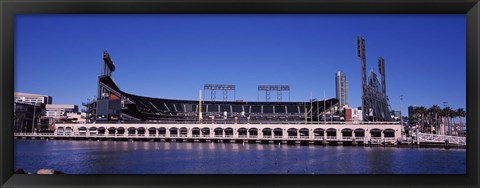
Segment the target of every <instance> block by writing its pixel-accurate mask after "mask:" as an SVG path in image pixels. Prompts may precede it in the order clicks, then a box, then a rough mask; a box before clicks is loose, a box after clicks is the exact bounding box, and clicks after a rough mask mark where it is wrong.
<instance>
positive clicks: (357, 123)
mask: <svg viewBox="0 0 480 188" xmlns="http://www.w3.org/2000/svg"><path fill="white" fill-rule="evenodd" d="M69 124H70V123H69ZM76 124H93V123H76ZM101 124H212V122H211V121H208V120H205V121H203V122H202V123H199V122H198V121H193V120H192V121H162V122H145V121H138V122H137V121H132V122H117V121H114V122H108V121H107V122H101ZM214 124H308V125H315V124H320V125H330V124H347V125H385V124H387V125H400V124H401V123H400V122H355V121H352V122H350V121H349V122H345V121H312V122H307V123H305V121H261V120H259V121H255V120H250V122H248V121H246V120H239V121H237V123H235V121H234V120H230V119H229V120H227V121H217V122H215V123H214ZM57 125H61V124H60V123H59V124H57Z"/></svg>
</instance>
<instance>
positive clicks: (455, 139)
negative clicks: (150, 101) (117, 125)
mask: <svg viewBox="0 0 480 188" xmlns="http://www.w3.org/2000/svg"><path fill="white" fill-rule="evenodd" d="M14 135H15V136H32V137H42V136H43V137H71V138H75V137H83V138H84V137H87V138H88V137H92V138H95V137H104V138H105V137H106V138H110V137H113V138H179V137H181V139H196V138H201V139H223V138H229V139H255V140H316V141H318V140H324V139H326V140H337V139H341V140H349V141H353V139H354V140H355V141H366V138H365V137H349V136H346V137H338V136H313V138H312V137H310V136H298V135H297V136H286V135H285V136H280V135H275V136H271V135H263V136H259V135H185V134H182V135H177V134H171V135H165V134H159V135H155V134H147V135H144V134H142V135H137V134H96V135H87V134H85V133H83V134H79V135H68V136H67V135H65V134H63V135H60V134H54V133H15V134H14ZM210 137H213V138H210ZM419 137H420V139H421V141H422V142H427V141H430V142H433V141H435V142H439V143H444V142H445V140H444V139H443V138H447V140H448V142H449V143H452V144H463V145H464V144H466V138H465V137H454V136H441V135H425V134H420V135H419ZM397 139H399V138H396V137H386V138H383V137H372V138H370V142H371V143H372V144H376V143H379V144H380V143H383V142H387V143H388V142H395V141H396V140H397Z"/></svg>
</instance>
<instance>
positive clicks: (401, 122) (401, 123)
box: [400, 95, 404, 140]
mask: <svg viewBox="0 0 480 188" xmlns="http://www.w3.org/2000/svg"><path fill="white" fill-rule="evenodd" d="M402 103H403V95H400V125H401V130H402V132H401V133H400V134H401V135H402V140H403V135H404V130H403V117H402Z"/></svg>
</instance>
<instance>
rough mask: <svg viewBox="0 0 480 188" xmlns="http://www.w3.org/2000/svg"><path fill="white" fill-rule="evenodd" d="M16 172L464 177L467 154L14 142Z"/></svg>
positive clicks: (268, 146)
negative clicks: (459, 175)
mask: <svg viewBox="0 0 480 188" xmlns="http://www.w3.org/2000/svg"><path fill="white" fill-rule="evenodd" d="M14 168H15V169H18V168H23V169H25V170H26V171H29V172H36V171H37V170H38V169H41V168H51V169H55V170H60V171H63V172H65V173H67V174H465V173H466V151H465V150H463V149H449V150H447V149H440V148H420V149H412V148H393V147H385V148H384V147H351V146H345V147H343V146H318V145H315V146H314V145H311V146H299V145H284V144H282V145H276V144H247V143H245V144H241V143H240V144H238V143H215V144H211V143H190V142H183V143H179V142H114V141H102V142H97V141H66V140H50V141H45V140H15V167H14Z"/></svg>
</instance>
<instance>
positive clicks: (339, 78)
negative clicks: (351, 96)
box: [335, 71, 348, 107]
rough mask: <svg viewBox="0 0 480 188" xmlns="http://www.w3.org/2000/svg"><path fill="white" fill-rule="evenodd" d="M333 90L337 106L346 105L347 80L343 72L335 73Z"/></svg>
mask: <svg viewBox="0 0 480 188" xmlns="http://www.w3.org/2000/svg"><path fill="white" fill-rule="evenodd" d="M335 91H336V98H337V99H338V101H339V106H340V107H344V106H345V105H348V81H347V77H346V76H345V73H343V72H340V71H338V72H337V73H336V74H335Z"/></svg>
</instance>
